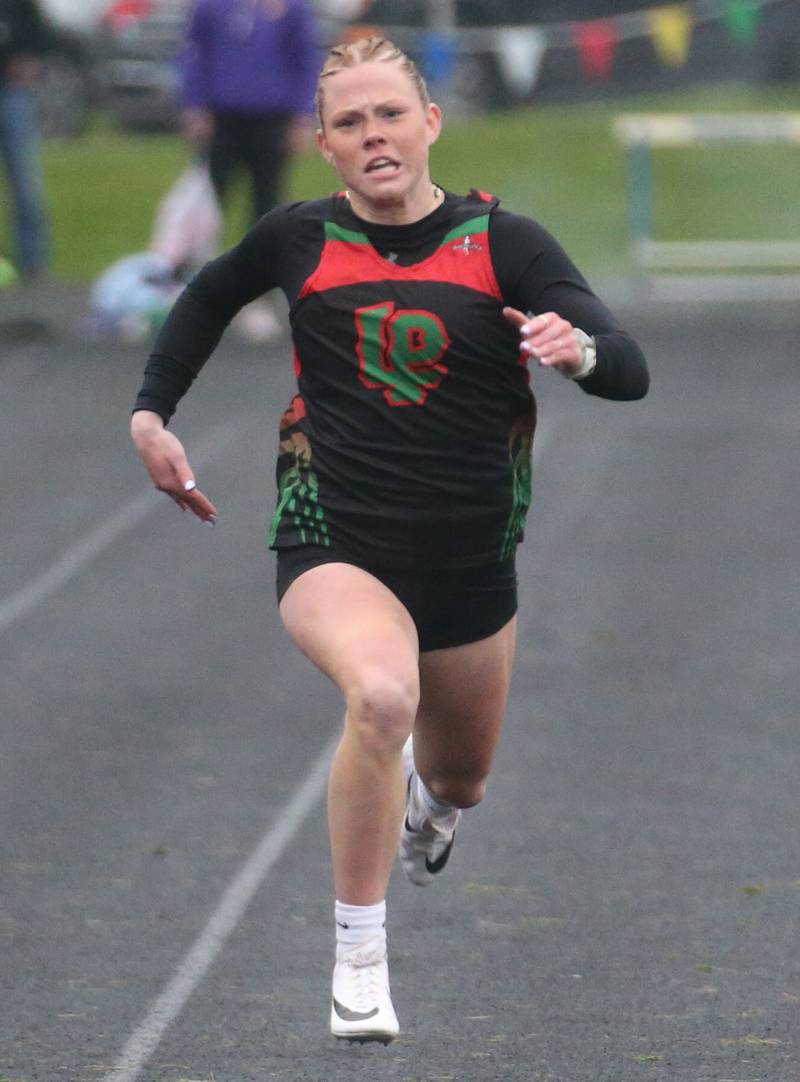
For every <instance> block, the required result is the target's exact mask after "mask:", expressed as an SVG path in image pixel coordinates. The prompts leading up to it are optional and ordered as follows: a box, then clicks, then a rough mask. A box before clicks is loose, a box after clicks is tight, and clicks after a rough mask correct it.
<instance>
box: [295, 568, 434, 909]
mask: <svg viewBox="0 0 800 1082" xmlns="http://www.w3.org/2000/svg"><path fill="white" fill-rule="evenodd" d="M281 616H282V618H283V621H284V624H285V625H286V629H287V630H288V632H289V634H290V635H291V636H292V638H293V640H294V641H295V643H296V644H297V645H298V646H299V648H300V649H301V650H302V651H303V653H305V654H306V656H307V657H309V658H310V660H311V661H312V662H314V664H315V665H316V666H317V667H318V668H319V669H321V670H322V672H324V673H326V674H327V675H328V676H329V677H330V678H331V679H332V680H333V681H334V683H335V684H336V685H337V686H338V687H339V688H340V690H341V692H342V694H343V696H344V699H345V706H346V713H345V722H344V732H343V735H342V740H341V742H340V744H339V747H338V749H337V751H336V754H335V756H334V761H333V765H332V768H331V774H330V781H329V787H328V822H329V827H330V836H331V855H332V859H333V871H334V881H335V886H336V897H337V898H338V899H339V901H342V902H347V903H349V904H351V905H372V904H374V903H376V902H379V901H381V900H382V899H383V898H385V897H386V890H387V887H388V883H389V876H390V874H391V870H392V865H393V863H394V859H395V853H396V846H397V835H398V828H399V824H400V822H401V819H402V814H403V806H404V786H403V775H402V766H401V752H402V747H403V743H404V742H405V740H406V738H407V736H408V734H409V733H410V732H411V729H412V726H413V723H414V717H415V715H416V711H417V706H418V702H419V674H418V645H417V634H416V629H415V627H414V623H413V621H412V619H411V617H410V616H409V614H408V612H407V611H406V609H405V608H404V607H403V605H402V604H401V603H400V602H399V601H398V600H397V598H396V597H395V596H394V594H393V593H391V591H390V590H388V589H387V588H386V587H385V586H383V585H382V583H380V582H379V581H378V580H377V579H375V578H374V577H373V576H372V575H369V574H367V572H365V571H362V570H361V569H359V568H356V567H353V566H351V565H349V564H337V563H331V564H323V565H322V566H320V567H315V568H312V569H311V570H310V571H306V572H305V573H304V574H303V575H301V576H300V577H299V578H298V579H296V580H295V582H293V583H292V585H291V586H290V587H289V589H288V590H287V591H286V594H285V595H284V598H283V601H282V602H281Z"/></svg>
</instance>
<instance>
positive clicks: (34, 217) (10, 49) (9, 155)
mask: <svg viewBox="0 0 800 1082" xmlns="http://www.w3.org/2000/svg"><path fill="white" fill-rule="evenodd" d="M49 44H50V33H49V30H48V27H47V25H46V24H45V22H44V20H43V18H42V15H41V12H40V11H39V8H38V6H37V4H36V3H35V0H0V154H2V156H3V162H4V165H5V168H6V172H7V174H8V180H9V184H10V187H11V195H12V202H13V207H14V231H15V253H14V256H15V258H16V261H17V265H18V269H19V271H20V272H21V274H22V275H23V277H26V278H34V277H36V276H37V275H38V274H39V273H40V272H41V271H42V270H43V269H44V267H45V266H46V265H47V263H48V261H49V257H50V238H49V226H48V219H47V211H46V207H45V195H44V180H43V177H42V169H41V163H40V158H39V131H38V125H37V120H36V107H35V103H34V96H33V90H32V88H33V84H34V82H35V80H36V76H37V72H38V66H39V65H38V58H39V57H40V56H41V55H42V54H43V53H45V52H46V51H47V49H48V46H49Z"/></svg>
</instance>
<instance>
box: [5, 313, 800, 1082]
mask: <svg viewBox="0 0 800 1082" xmlns="http://www.w3.org/2000/svg"><path fill="white" fill-rule="evenodd" d="M617 307H618V311H620V314H621V315H622V317H623V319H624V322H625V323H626V325H627V326H628V327H629V328H630V329H631V330H632V331H633V332H634V333H635V334H636V335H637V336H638V337H639V339H640V340H641V342H642V343H643V345H644V346H645V348H646V352H647V354H648V357H649V360H650V363H651V368H652V375H653V387H652V392H651V395H650V397H649V398H648V399H647V400H645V401H644V402H641V403H636V404H616V403H608V402H602V401H596V400H592V399H589V398H588V397H586V396H584V395H583V394H582V393H581V392H580V391H579V390H578V389H577V388H575V387H574V386H571V385H570V384H568V383H567V382H566V381H563V380H560V379H559V378H558V377H557V376H555V375H554V374H552V373H540V372H536V373H535V375H534V378H535V382H536V386H537V391H538V395H539V399H540V408H541V417H542V421H541V430H540V433H539V435H538V437H537V444H538V445H537V450H536V477H535V503H534V507H533V509H532V513H531V515H530V528H529V532H528V537H527V540H526V542H525V543H524V545H523V546H522V548H521V549H520V559H519V570H520V581H521V634H520V648H519V655H518V663H517V668H516V678H515V683H514V688H513V693H512V697H511V702H510V706H509V710H508V719H507V727H506V731H505V734H504V740H503V743H502V746H501V750H500V754H499V756H498V760H497V764H496V769H495V771H494V774H493V780H492V784H491V787H490V790H489V795H488V797H487V799H486V801H485V802H484V804H483V805H481V806H480V807H479V808H477V809H474V810H473V811H472V812H470V813H469V814H468V815H467V816H466V818H465V823H464V827H463V829H462V831H461V834H460V837H459V841H458V844H457V846H456V849H455V851H454V855H453V859H452V862H451V867H450V869H449V870H448V873H447V877H446V879H445V880H443V881H442V882H441V883H440V884H437V886H436V887H435V888H434V889H431V890H427V891H426V890H419V889H418V888H414V887H412V886H411V885H410V884H407V883H406V882H405V881H404V880H403V879H402V877H401V876H400V875H397V876H396V877H395V878H394V879H393V882H392V886H391V891H390V896H389V919H390V953H391V975H392V984H393V993H394V999H395V1004H396V1007H397V1011H398V1014H399V1016H400V1019H401V1025H402V1036H401V1039H400V1040H398V1041H397V1042H396V1043H394V1044H393V1045H391V1046H389V1047H387V1048H384V1047H382V1046H363V1047H362V1046H349V1045H346V1044H345V1045H342V1044H337V1043H336V1042H334V1041H333V1040H332V1039H331V1038H330V1037H329V1036H328V1033H327V1013H328V994H329V980H330V967H331V959H332V936H333V930H332V924H333V921H332V890H331V882H330V874H329V867H328V855H327V841H326V831H325V819H324V807H323V804H324V801H323V796H322V792H323V781H324V765H325V760H324V756H325V754H326V749H328V748H329V745H330V740H331V738H332V737H333V736H334V734H335V732H336V730H337V727H338V725H339V717H340V705H339V702H338V698H337V695H336V693H335V691H334V689H333V688H332V687H331V686H329V685H328V684H327V682H326V681H325V680H324V679H323V678H322V677H320V676H318V675H317V674H316V673H315V672H314V670H313V669H312V668H311V667H310V665H309V664H308V663H307V662H306V661H305V660H304V659H303V658H302V657H300V656H299V655H298V654H296V653H295V652H294V650H293V648H292V647H291V645H290V644H289V642H288V640H287V638H286V637H285V635H284V633H283V631H282V629H281V627H280V624H279V621H278V616H277V611H276V606H275V603H274V597H273V585H272V575H273V565H272V556H271V554H269V553H268V552H267V551H266V546H265V533H266V524H267V521H268V519H269V517H270V515H271V511H272V506H273V485H272V469H273V451H274V448H275V444H276V439H277V418H278V416H279V413H280V411H281V410H282V408H283V406H284V404H285V402H286V400H287V398H288V395H289V393H290V390H291V385H292V373H291V362H290V357H289V354H288V351H287V349H286V348H280V349H275V350H271V351H266V352H265V351H263V350H261V351H259V350H254V349H252V348H243V347H242V346H240V345H237V343H236V342H234V341H230V342H229V341H225V342H223V345H222V346H221V347H220V350H219V351H218V353H217V355H216V357H215V358H214V360H213V361H212V362H211V364H210V366H209V367H208V368H207V370H206V372H204V374H203V376H202V377H201V380H200V381H199V382H198V384H197V386H196V387H195V389H194V390H193V391H192V392H191V394H190V396H189V397H188V398H187V399H186V400H185V402H184V404H183V406H182V407H181V410H180V412H179V416H178V418H177V419H176V422H175V428H176V431H178V433H179V434H180V435H181V436H182V437H183V438H184V440H185V442H186V444H187V446H188V448H189V450H190V455H191V457H192V459H193V461H194V464H195V467H196V469H197V473H198V478H199V481H200V485H201V487H202V488H203V489H204V490H206V491H207V492H208V493H209V494H210V496H211V497H212V498H213V499H214V500H215V501H216V502H217V504H218V507H219V511H220V519H219V524H218V525H217V527H216V528H215V529H213V530H212V529H205V528H202V527H200V526H199V525H198V524H196V522H195V521H194V520H193V519H191V518H190V517H189V516H185V517H183V516H181V515H180V514H179V513H178V512H177V510H176V509H175V507H174V506H173V505H172V504H171V503H169V502H168V501H167V500H166V499H165V498H164V497H161V496H159V495H158V494H156V493H151V492H149V491H148V488H147V481H146V478H145V476H144V473H143V471H142V470H141V467H140V465H139V463H138V461H137V460H136V459H135V457H134V455H133V452H132V449H131V448H130V446H129V443H128V437H127V414H128V409H129V406H130V403H131V400H132V396H133V394H134V392H135V390H136V388H137V386H138V383H139V377H140V371H141V368H142V361H143V358H142V353H141V351H140V350H138V349H133V348H114V349H106V348H103V347H101V346H99V345H97V344H89V345H86V344H84V343H82V342H81V341H80V339H79V337H78V336H76V335H72V336H70V335H67V337H66V338H65V339H63V340H59V339H57V338H53V339H47V338H43V339H42V340H40V341H18V342H17V343H16V344H14V343H13V342H11V343H9V342H8V341H6V344H5V347H4V350H3V357H2V362H0V374H1V375H2V387H3V393H2V397H0V421H1V423H0V456H1V458H2V463H3V469H2V538H3V540H2V562H1V563H0V638H1V642H0V651H1V652H2V655H1V656H2V662H1V665H2V668H1V670H0V671H1V672H2V715H1V716H0V750H1V753H2V757H1V758H0V821H1V822H2V831H1V833H0V1079H4V1080H13V1082H61V1080H68V1082H98V1080H99V1082H112V1080H123V1082H131V1080H132V1079H134V1078H138V1079H141V1080H143V1082H144V1080H148V1082H178V1080H186V1079H191V1080H203V1082H256V1080H258V1082H261V1080H268V1079H280V1080H292V1082H303V1080H314V1082H339V1080H345V1079H347V1080H353V1079H365V1080H369V1082H373V1080H375V1079H386V1080H392V1082H410V1080H414V1082H417V1080H418V1082H450V1080H457V1082H484V1080H485V1082H488V1080H495V1079H497V1080H504V1082H506V1080H508V1082H522V1080H548V1082H638V1080H640V1079H641V1080H646V1082H707V1080H712V1079H713V1080H716V1082H723V1080H726V1082H727V1080H735V1082H791V1080H794V1079H797V1078H798V1076H800V1054H799V1048H798V1045H799V1044H800V1035H799V1030H798V1023H797V1018H798V1007H799V1006H800V948H799V947H798V905H800V855H799V854H798V842H797V838H798V825H799V824H800V816H798V790H799V787H798V773H799V771H798V766H799V765H800V764H799V763H798V735H797V731H798V727H797V722H798V702H800V695H799V694H798V692H799V691H800V686H799V685H800V678H799V677H798V657H800V640H799V636H798V613H799V612H800V596H799V595H800V586H799V585H798V584H799V582H800V577H799V576H798V569H797V567H798V537H800V501H798V498H797V487H798V486H797V482H798V472H797V461H798V450H800V440H798V435H799V433H798V427H799V422H798V416H799V415H798V409H797V401H798V379H799V378H800V376H799V375H798V346H797V343H798V341H800V325H799V324H800V319H799V318H798V312H797V307H796V305H794V306H793V305H788V304H784V305H777V304H776V305H770V304H763V303H759V304H758V305H757V306H735V305H719V306H716V307H714V308H705V307H702V306H700V305H689V306H686V305H678V304H671V305H661V306H645V305H641V304H639V305H631V306H630V307H623V308H620V307H619V306H617ZM22 337H24V336H22Z"/></svg>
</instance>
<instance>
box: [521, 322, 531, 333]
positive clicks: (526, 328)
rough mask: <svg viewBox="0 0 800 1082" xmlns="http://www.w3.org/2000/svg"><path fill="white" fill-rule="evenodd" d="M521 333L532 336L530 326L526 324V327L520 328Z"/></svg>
mask: <svg viewBox="0 0 800 1082" xmlns="http://www.w3.org/2000/svg"><path fill="white" fill-rule="evenodd" d="M519 333H520V334H530V333H531V327H530V324H529V323H526V324H525V326H524V327H520V329H519Z"/></svg>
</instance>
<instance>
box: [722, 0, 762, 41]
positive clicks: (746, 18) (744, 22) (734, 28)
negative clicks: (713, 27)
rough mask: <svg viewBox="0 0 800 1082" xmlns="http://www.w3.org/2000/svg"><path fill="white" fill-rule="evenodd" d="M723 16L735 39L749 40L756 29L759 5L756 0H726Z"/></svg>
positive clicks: (752, 37) (753, 36)
mask: <svg viewBox="0 0 800 1082" xmlns="http://www.w3.org/2000/svg"><path fill="white" fill-rule="evenodd" d="M723 18H724V21H725V25H726V27H727V28H728V33H729V34H730V35H731V37H732V38H733V39H734V40H735V41H740V42H751V41H752V40H753V39H754V38H755V36H756V33H757V31H758V19H759V5H758V4H757V3H756V0H726V4H725V10H724V13H723Z"/></svg>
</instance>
